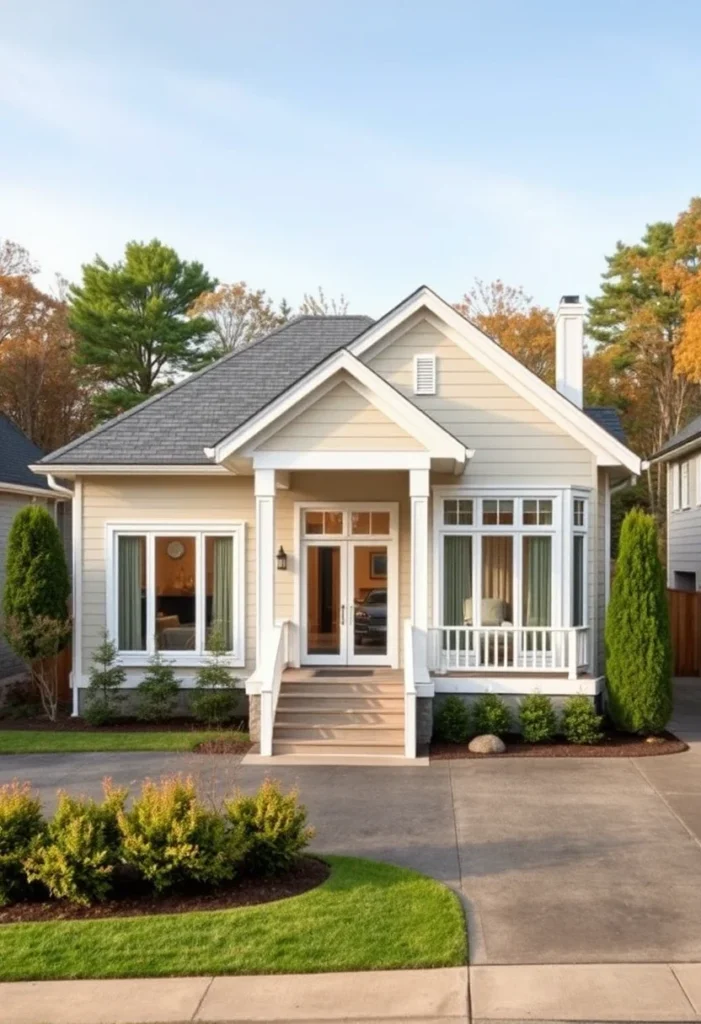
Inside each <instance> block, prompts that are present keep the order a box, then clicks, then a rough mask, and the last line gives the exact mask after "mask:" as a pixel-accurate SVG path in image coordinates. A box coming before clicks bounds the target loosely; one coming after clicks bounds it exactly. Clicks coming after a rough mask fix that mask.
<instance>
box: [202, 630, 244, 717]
mask: <svg viewBox="0 0 701 1024" xmlns="http://www.w3.org/2000/svg"><path fill="white" fill-rule="evenodd" d="M225 655H226V645H225V643H224V637H223V635H222V633H221V632H220V631H219V630H218V629H213V630H212V632H211V633H210V635H209V659H208V661H207V664H206V665H203V666H202V668H199V669H198V670H197V678H196V681H195V690H194V693H193V695H192V701H191V707H192V713H193V715H194V716H195V718H197V719H199V721H201V722H204V723H205V724H206V725H211V726H215V727H217V726H221V725H226V723H227V722H230V721H231V720H232V718H234V716H235V714H236V706H237V704H238V692H237V690H236V683H237V679H236V677H235V676H234V675H232V673H231V669H230V668H229V667H228V665H226V663H225V661H224V658H225Z"/></svg>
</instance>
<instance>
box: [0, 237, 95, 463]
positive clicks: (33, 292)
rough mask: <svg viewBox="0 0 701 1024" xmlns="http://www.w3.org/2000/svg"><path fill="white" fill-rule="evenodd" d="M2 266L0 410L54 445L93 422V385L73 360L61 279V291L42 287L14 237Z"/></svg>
mask: <svg viewBox="0 0 701 1024" xmlns="http://www.w3.org/2000/svg"><path fill="white" fill-rule="evenodd" d="M0 270H2V271H3V273H2V274H0V411H2V412H4V413H6V415H7V416H9V417H10V419H11V420H13V422H14V423H16V424H17V426H18V427H19V428H20V429H21V430H23V431H24V432H25V434H27V436H28V437H30V438H31V439H32V440H33V441H34V442H35V443H36V444H38V445H39V446H40V447H41V448H43V449H44V450H46V451H51V450H53V449H55V448H58V447H60V446H61V445H63V444H66V443H67V442H68V441H71V440H73V438H75V437H78V436H79V435H80V434H82V433H84V432H85V431H86V430H89V429H90V427H91V426H92V423H93V414H92V407H91V399H92V395H93V393H94V385H93V383H92V379H91V375H90V373H89V372H88V371H84V370H80V369H79V368H78V367H77V366H76V365H75V361H74V356H75V340H74V338H73V335H72V333H71V331H70V330H69V328H68V323H67V312H66V304H65V301H64V300H63V297H62V294H61V286H60V284H59V294H58V295H57V296H52V295H47V294H46V293H45V292H43V291H41V290H40V289H39V288H38V287H37V286H36V285H35V284H34V283H33V282H32V280H31V277H32V275H33V274H34V273H36V271H37V267H36V265H35V264H33V263H32V261H31V260H30V258H29V256H28V254H27V253H26V250H24V249H22V247H21V246H18V245H17V244H16V243H13V242H4V243H1V244H0Z"/></svg>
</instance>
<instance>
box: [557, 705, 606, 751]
mask: <svg viewBox="0 0 701 1024" xmlns="http://www.w3.org/2000/svg"><path fill="white" fill-rule="evenodd" d="M602 723H603V718H602V716H601V715H597V713H596V708H595V707H594V705H593V703H592V701H591V700H590V699H589V697H586V696H585V695H584V694H583V693H579V694H577V695H576V696H574V697H568V699H567V700H566V701H565V706H564V708H563V711H562V731H563V733H564V736H565V739H566V740H567V741H568V742H569V743H578V744H581V745H585V744H586V745H591V744H592V743H598V742H599V741H600V740H602V739H603V736H604V734H603V731H602V728H601V726H602Z"/></svg>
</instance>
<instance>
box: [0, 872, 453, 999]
mask: <svg viewBox="0 0 701 1024" xmlns="http://www.w3.org/2000/svg"><path fill="white" fill-rule="evenodd" d="M324 859H325V860H327V861H328V862H329V863H330V864H331V875H330V876H329V878H328V879H327V880H326V882H324V883H323V884H322V885H320V886H319V887H318V888H316V889H313V890H311V891H310V892H307V893H304V894H303V895H302V896H294V897H292V898H290V899H285V900H279V901H277V902H275V903H267V904H260V905H258V906H253V907H238V908H235V909H233V910H215V911H197V912H194V913H189V914H188V913H186V914H170V915H167V914H161V915H153V916H148V917H145V916H144V917H132V918H128V917H122V918H109V919H98V920H93V921H56V922H53V921H52V922H42V923H36V924H10V925H2V926H0V981H39V980H56V979H72V978H129V977H132V978H133V977H154V978H155V977H163V976H179V975H208V974H290V973H294V974H297V973H312V972H313V973H316V972H322V971H323V972H327V971H363V970H389V969H394V968H418V967H454V966H459V965H462V964H465V963H466V962H467V937H466V930H465V920H464V915H463V910H462V906H461V904H460V901H459V900H458V898H457V896H456V895H455V893H453V892H451V891H450V890H449V889H447V888H446V887H445V886H444V885H442V884H441V883H440V882H436V881H434V879H432V878H427V877H426V876H425V875H421V874H418V873H417V872H415V871H411V870H409V869H407V868H398V867H394V866H393V865H391V864H381V863H379V862H377V861H371V860H361V859H358V858H354V857H335V856H334V857H324Z"/></svg>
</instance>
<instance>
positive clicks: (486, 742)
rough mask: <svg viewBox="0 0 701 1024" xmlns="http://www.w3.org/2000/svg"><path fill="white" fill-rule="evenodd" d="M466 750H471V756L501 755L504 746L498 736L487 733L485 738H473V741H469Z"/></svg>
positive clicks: (504, 748)
mask: <svg viewBox="0 0 701 1024" xmlns="http://www.w3.org/2000/svg"><path fill="white" fill-rule="evenodd" d="M467 749H468V750H471V751H472V753H473V754H503V753H504V751H505V750H506V746H505V745H504V743H502V741H501V740H500V739H499V737H498V736H492V735H491V734H490V733H488V734H487V735H486V736H475V738H474V739H473V740H470V745H469V747H468V748H467Z"/></svg>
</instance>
